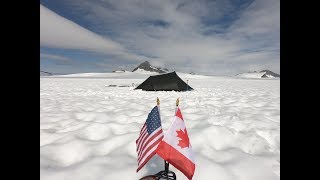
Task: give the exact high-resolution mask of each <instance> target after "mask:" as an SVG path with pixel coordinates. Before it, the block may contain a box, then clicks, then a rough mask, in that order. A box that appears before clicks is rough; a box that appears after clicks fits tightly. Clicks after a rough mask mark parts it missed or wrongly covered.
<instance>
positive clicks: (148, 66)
mask: <svg viewBox="0 0 320 180" xmlns="http://www.w3.org/2000/svg"><path fill="white" fill-rule="evenodd" d="M137 69H144V70H146V71H150V72H158V73H167V72H168V70H167V69H166V68H165V69H163V70H162V69H161V68H159V67H155V66H151V64H150V63H149V62H148V61H145V62H143V63H141V64H140V65H139V66H138V67H136V68H134V69H133V70H132V72H134V71H136V70H137Z"/></svg>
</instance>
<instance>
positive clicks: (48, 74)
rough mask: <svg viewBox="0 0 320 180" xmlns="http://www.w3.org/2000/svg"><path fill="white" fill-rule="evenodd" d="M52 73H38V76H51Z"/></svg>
mask: <svg viewBox="0 0 320 180" xmlns="http://www.w3.org/2000/svg"><path fill="white" fill-rule="evenodd" d="M52 75H53V74H52V73H49V72H45V71H40V76H52Z"/></svg>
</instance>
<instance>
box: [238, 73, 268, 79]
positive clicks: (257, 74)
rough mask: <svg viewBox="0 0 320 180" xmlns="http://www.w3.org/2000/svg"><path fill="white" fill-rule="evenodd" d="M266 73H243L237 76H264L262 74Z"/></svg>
mask: <svg viewBox="0 0 320 180" xmlns="http://www.w3.org/2000/svg"><path fill="white" fill-rule="evenodd" d="M264 74H265V72H261V73H242V74H238V75H237V77H241V78H257V79H259V78H262V76H263V75H264Z"/></svg>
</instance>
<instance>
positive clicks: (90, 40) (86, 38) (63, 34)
mask: <svg viewBox="0 0 320 180" xmlns="http://www.w3.org/2000/svg"><path fill="white" fill-rule="evenodd" d="M40 45H41V47H50V48H61V49H76V50H85V51H93V52H98V53H103V54H108V55H114V56H120V57H122V58H125V59H132V60H138V59H141V57H139V56H137V55H135V54H130V53H128V52H126V51H127V50H126V49H125V48H123V46H122V45H120V44H119V43H117V42H115V41H112V40H110V39H108V38H105V37H102V36H99V35H97V34H95V33H93V32H91V31H89V30H87V29H85V28H83V27H81V26H79V25H78V24H76V23H74V22H72V21H70V20H68V19H65V18H63V17H61V16H59V15H58V14H56V13H54V12H53V11H51V10H49V9H48V8H46V7H44V6H43V5H41V4H40Z"/></svg>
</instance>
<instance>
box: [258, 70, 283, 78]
mask: <svg viewBox="0 0 320 180" xmlns="http://www.w3.org/2000/svg"><path fill="white" fill-rule="evenodd" d="M260 72H265V74H264V75H263V76H265V77H266V76H267V75H271V76H273V77H280V74H277V73H274V72H272V71H270V70H262V71H260Z"/></svg>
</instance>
